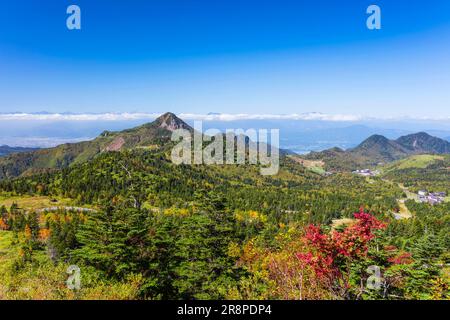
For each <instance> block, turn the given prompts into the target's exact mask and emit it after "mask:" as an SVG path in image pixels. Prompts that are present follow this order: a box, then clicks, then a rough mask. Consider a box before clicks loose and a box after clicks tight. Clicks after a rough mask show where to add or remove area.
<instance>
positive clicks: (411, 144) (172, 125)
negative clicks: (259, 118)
mask: <svg viewBox="0 0 450 320" xmlns="http://www.w3.org/2000/svg"><path fill="white" fill-rule="evenodd" d="M180 128H183V129H187V130H189V131H193V130H194V129H193V128H192V127H191V126H189V125H188V124H187V123H186V122H184V121H183V120H181V119H180V118H178V117H177V116H176V115H174V114H173V113H165V114H163V115H162V116H160V117H159V118H157V119H156V120H155V121H153V122H150V123H146V124H143V125H140V126H137V127H135V128H132V129H127V130H123V131H114V132H112V131H104V132H103V133H101V134H100V135H99V136H98V137H97V138H95V139H93V140H90V141H84V142H79V143H69V144H63V145H59V146H57V147H54V148H48V149H39V150H34V149H24V148H9V147H6V146H5V147H0V155H2V154H3V155H4V156H3V157H1V158H0V179H3V178H9V177H17V176H22V175H29V174H34V173H39V172H43V171H49V170H54V169H61V168H64V167H67V166H69V165H71V164H77V163H82V162H85V161H89V160H91V159H93V158H94V157H95V156H96V155H98V154H99V153H101V152H104V151H119V150H123V149H132V148H160V147H163V146H169V145H170V138H171V134H172V132H173V131H174V130H176V129H180ZM2 148H3V149H2ZM2 150H3V151H2ZM17 152H20V153H17ZM280 152H281V154H287V153H288V152H287V151H285V150H280ZM445 153H450V142H448V141H445V140H443V139H440V138H436V137H433V136H431V135H429V134H427V133H425V132H420V133H416V134H410V135H405V136H402V137H400V138H398V139H397V140H390V139H388V138H386V137H384V136H382V135H372V136H370V137H369V138H368V139H366V140H364V141H363V142H362V143H361V144H359V145H358V146H357V147H355V148H352V149H347V150H343V149H340V148H337V147H335V148H332V149H328V150H325V151H322V152H311V153H310V154H308V155H306V156H304V157H305V158H307V159H320V160H324V162H325V163H326V165H327V167H328V168H329V169H336V170H354V169H355V168H361V167H365V166H372V165H376V164H378V163H380V162H383V163H384V162H391V161H395V160H398V159H402V158H405V157H408V156H409V155H413V154H445Z"/></svg>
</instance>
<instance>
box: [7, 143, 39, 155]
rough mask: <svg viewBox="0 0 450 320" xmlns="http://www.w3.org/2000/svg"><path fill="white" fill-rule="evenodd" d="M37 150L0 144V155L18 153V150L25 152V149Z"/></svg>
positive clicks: (29, 149)
mask: <svg viewBox="0 0 450 320" xmlns="http://www.w3.org/2000/svg"><path fill="white" fill-rule="evenodd" d="M34 150H37V149H36V148H21V147H10V146H6V145H5V146H0V157H3V156H7V155H8V154H11V153H18V152H27V151H34Z"/></svg>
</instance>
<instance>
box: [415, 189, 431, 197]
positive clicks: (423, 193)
mask: <svg viewBox="0 0 450 320" xmlns="http://www.w3.org/2000/svg"><path fill="white" fill-rule="evenodd" d="M417 194H418V195H419V196H421V197H425V196H427V195H428V191H427V190H419V192H417Z"/></svg>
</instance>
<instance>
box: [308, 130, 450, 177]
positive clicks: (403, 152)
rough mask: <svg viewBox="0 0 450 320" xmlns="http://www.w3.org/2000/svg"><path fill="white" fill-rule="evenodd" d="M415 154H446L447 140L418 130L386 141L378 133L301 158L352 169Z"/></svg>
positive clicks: (448, 152)
mask: <svg viewBox="0 0 450 320" xmlns="http://www.w3.org/2000/svg"><path fill="white" fill-rule="evenodd" d="M417 154H450V142H449V141H446V140H444V139H440V138H437V137H433V136H431V135H429V134H428V133H426V132H419V133H414V134H409V135H406V136H402V137H400V138H398V139H396V140H390V139H388V138H386V137H384V136H382V135H372V136H370V137H369V138H367V139H366V140H364V141H363V142H362V143H361V144H359V145H358V146H357V147H355V148H352V149H348V150H342V149H340V148H332V149H328V150H325V151H321V152H311V153H310V154H308V155H307V156H305V158H307V159H310V160H319V159H320V160H323V161H324V162H325V163H326V164H327V166H328V167H329V168H330V169H336V170H354V169H359V168H361V167H362V166H374V165H377V164H380V163H387V162H392V161H395V160H399V159H403V158H406V157H408V156H411V155H417Z"/></svg>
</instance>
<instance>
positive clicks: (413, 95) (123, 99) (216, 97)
mask: <svg viewBox="0 0 450 320" xmlns="http://www.w3.org/2000/svg"><path fill="white" fill-rule="evenodd" d="M372 3H374V4H378V5H379V6H380V7H381V10H382V29H381V30H377V31H371V30H368V29H367V28H366V18H367V15H366V8H367V7H368V5H370V4H372ZM70 4H77V5H79V6H80V8H81V12H82V30H80V31H69V30H68V29H67V28H66V23H65V20H66V18H67V15H66V8H67V7H68V6H69V5H70ZM449 56H450V1H448V0H427V1H424V0H420V1H419V0H417V1H414V0H409V1H407V0H394V1H392V0H390V1H381V0H371V1H365V0H355V1H350V0H335V1H331V0H330V1H325V0H309V1H306V0H303V1H302V0H296V1H284V0H277V1H275V0H272V1H265V0H258V1H253V0H245V1H244V0H239V1H238V0H226V1H225V0H215V1H211V0H208V1H200V0H197V1H195V0H180V1H174V0H152V1H148V0H147V1H145V0H135V1H124V0H121V1H112V0H71V1H66V0H58V1H50V0H48V1H45V0H34V1H31V0H29V1H24V0H15V1H8V2H6V1H5V2H2V4H1V6H0V112H15V111H22V112H38V111H48V112H66V111H68V112H76V113H86V112H99V113H101V112H125V111H126V112H138V111H139V112H164V111H168V110H170V111H173V112H177V113H183V112H184V113H207V112H222V113H242V112H244V113H270V114H290V113H303V112H312V111H316V112H324V113H334V114H336V113H340V114H363V115H370V116H402V115H409V116H418V117H420V116H428V115H430V114H432V115H435V116H446V117H448V116H450V111H449V110H450V107H449V105H450V90H449V88H450V59H449V58H448V57H449Z"/></svg>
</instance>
